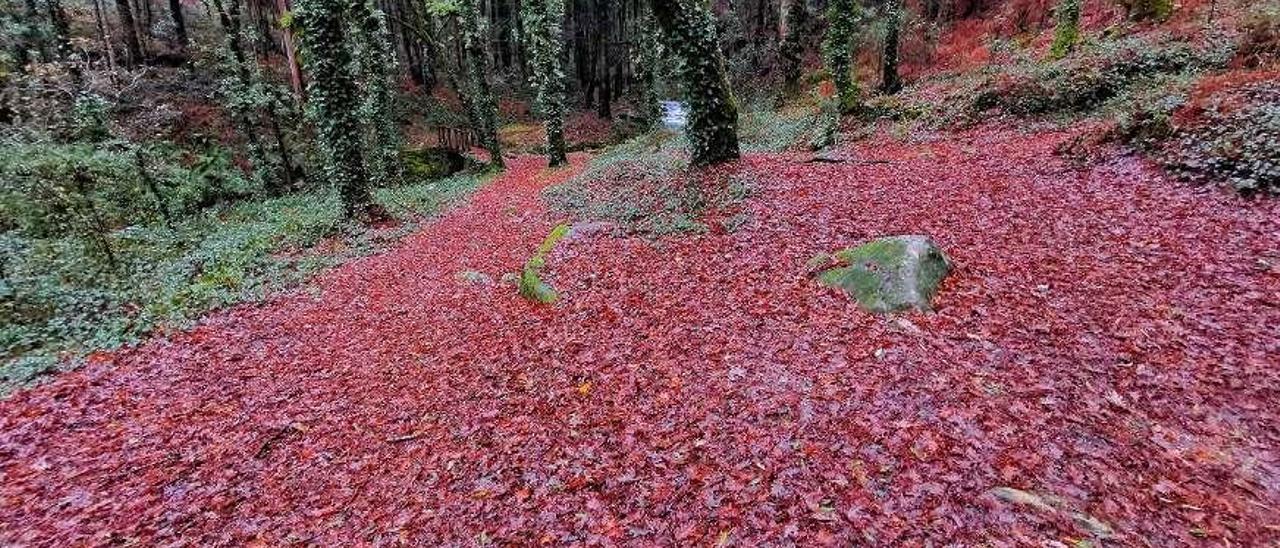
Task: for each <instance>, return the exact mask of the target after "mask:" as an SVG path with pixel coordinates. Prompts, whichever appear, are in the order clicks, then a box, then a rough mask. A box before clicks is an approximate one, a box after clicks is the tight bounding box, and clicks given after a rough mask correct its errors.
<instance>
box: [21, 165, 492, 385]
mask: <svg viewBox="0 0 1280 548" xmlns="http://www.w3.org/2000/svg"><path fill="white" fill-rule="evenodd" d="M483 180H484V177H483V176H479V175H474V174H459V175H455V176H453V177H449V178H446V179H441V180H436V181H431V182H425V183H415V184H407V185H403V186H398V187H390V188H382V189H378V190H377V191H375V193H374V196H375V201H376V202H378V203H379V204H380V205H382V206H383V207H385V208H386V209H387V211H388V212H389V213H390V214H391V215H392V216H393V217H395V218H396V220H397V221H399V222H397V223H392V224H391V225H390V226H383V227H364V226H360V225H355V224H351V223H347V222H344V221H343V220H342V207H341V204H340V203H339V200H338V196H337V193H336V191H334V190H331V189H324V190H320V189H317V190H312V191H305V192H299V193H296V194H291V195H286V196H282V197H277V198H265V199H258V198H255V199H248V200H242V201H239V202H234V203H221V204H218V205H215V206H212V207H209V208H206V209H203V210H200V211H198V212H195V213H192V214H189V215H185V216H183V217H181V218H180V219H176V220H174V221H173V222H172V223H171V224H166V223H163V222H160V221H158V220H157V221H156V222H150V223H144V224H136V225H130V226H125V227H124V228H120V229H114V230H110V231H107V232H106V233H105V234H103V235H102V236H101V238H96V239H90V238H87V237H84V236H78V235H76V234H56V235H48V234H42V235H32V234H29V233H27V232H26V231H23V230H19V229H17V228H12V227H11V228H9V229H7V230H5V231H3V232H0V262H2V264H0V266H2V267H3V268H2V273H3V276H2V277H0V393H6V392H8V391H10V390H12V389H13V388H15V387H17V386H21V385H22V384H25V383H26V382H29V381H30V380H32V379H34V378H36V377H39V376H41V375H43V374H46V373H51V372H54V371H57V370H58V368H60V367H68V366H70V365H71V361H74V360H68V358H74V357H75V356H78V355H80V354H82V353H84V352H88V351H93V350H98V349H110V348H115V347H118V346H120V345H124V344H129V343H132V342H135V341H137V340H138V339H139V338H140V337H142V336H144V335H145V334H147V333H149V332H152V331H153V330H155V329H157V328H162V327H163V328H182V327H184V326H188V325H190V324H191V322H193V321H194V320H196V319H198V318H199V317H200V316H201V315H203V314H205V313H207V312H209V311H211V310H214V309H217V308H220V307H225V306H228V305H232V304H235V303H240V302H245V301H253V300H259V299H263V298H265V297H267V296H269V295H271V294H272V293H274V292H277V291H280V290H283V289H287V288H290V287H295V286H297V285H298V284H301V283H302V282H304V281H306V280H307V279H309V278H310V277H311V276H312V275H314V274H316V273H318V272H320V271H323V270H325V269H327V268H330V267H333V266H335V265H338V264H341V263H343V262H345V261H347V260H350V259H352V258H356V257H360V256H364V255H368V254H371V253H374V252H376V251H378V250H381V249H385V248H386V247H387V246H389V245H391V244H393V243H394V242H396V241H397V240H398V239H399V238H400V237H402V236H404V235H406V234H408V233H410V232H412V231H413V230H414V229H415V228H416V224H417V223H418V222H420V221H422V220H424V219H427V218H430V217H431V216H433V215H435V214H437V213H439V212H440V211H441V210H442V209H443V208H445V207H446V206H447V205H448V204H449V203H450V202H453V201H455V200H457V199H459V198H461V197H463V196H465V195H467V194H468V193H469V192H471V191H472V190H474V189H475V188H477V187H478V186H480V185H481V184H482V183H483ZM104 249H109V250H110V259H108V258H106V257H104V254H103V250H104Z"/></svg>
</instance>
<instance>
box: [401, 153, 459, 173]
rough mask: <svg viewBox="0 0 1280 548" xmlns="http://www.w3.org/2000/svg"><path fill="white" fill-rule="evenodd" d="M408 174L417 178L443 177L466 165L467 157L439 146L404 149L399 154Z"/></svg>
mask: <svg viewBox="0 0 1280 548" xmlns="http://www.w3.org/2000/svg"><path fill="white" fill-rule="evenodd" d="M401 157H402V158H404V167H405V170H406V171H408V173H409V175H410V176H412V177H413V178H415V179H419V180H430V179H443V178H445V177H448V176H450V175H453V174H454V173H457V172H459V171H462V170H463V168H465V167H467V159H466V158H463V157H462V155H461V154H458V153H457V152H454V151H452V150H449V149H446V148H440V147H432V148H422V149H417V150H406V151H404V153H403V154H402V155H401Z"/></svg>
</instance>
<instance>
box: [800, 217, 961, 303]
mask: <svg viewBox="0 0 1280 548" xmlns="http://www.w3.org/2000/svg"><path fill="white" fill-rule="evenodd" d="M835 258H836V259H837V260H838V261H839V262H838V264H837V265H836V266H834V267H832V268H830V269H828V270H826V271H824V272H822V274H820V275H819V277H818V280H819V281H820V282H821V283H822V284H823V285H826V286H829V287H838V288H840V289H842V290H844V291H845V292H846V293H848V294H849V295H850V296H851V297H853V298H854V299H856V300H857V301H858V306H859V307H860V308H862V309H863V310H866V311H867V312H874V313H887V312H898V311H902V310H907V309H915V310H932V308H933V306H932V303H933V297H934V295H936V294H937V293H938V285H939V284H941V283H942V279H943V278H946V277H947V273H949V272H950V271H951V262H950V260H948V259H947V256H946V255H945V254H944V253H943V252H942V250H941V249H939V248H938V246H937V244H935V243H933V240H930V239H929V238H928V237H927V236H890V237H887V238H879V239H876V240H872V241H870V242H867V243H865V244H862V245H860V246H858V247H854V248H850V249H845V250H843V251H840V252H838V253H836V255H835Z"/></svg>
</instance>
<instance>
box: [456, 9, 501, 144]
mask: <svg viewBox="0 0 1280 548" xmlns="http://www.w3.org/2000/svg"><path fill="white" fill-rule="evenodd" d="M459 4H460V6H459V9H460V10H461V12H462V13H461V14H459V15H460V22H461V25H462V57H463V63H464V64H465V65H466V66H465V67H464V71H465V72H466V88H467V89H466V90H465V91H464V93H463V94H462V95H463V100H464V102H465V103H466V107H467V113H468V115H469V116H470V118H471V124H472V127H473V128H474V129H475V131H476V133H478V134H479V135H478V136H479V139H480V146H483V147H484V148H485V150H487V151H489V158H490V159H489V161H490V163H491V165H492V166H493V167H495V168H498V169H505V168H506V162H504V161H503V160H502V145H501V144H500V143H499V142H498V100H497V99H496V98H495V97H494V96H493V90H492V89H490V87H489V52H488V47H487V46H488V42H489V33H488V31H487V29H486V28H485V25H484V24H483V23H482V21H481V19H480V13H479V12H478V11H477V10H478V8H477V6H476V4H475V1H474V0H460V2H459Z"/></svg>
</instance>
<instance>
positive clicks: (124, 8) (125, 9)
mask: <svg viewBox="0 0 1280 548" xmlns="http://www.w3.org/2000/svg"><path fill="white" fill-rule="evenodd" d="M116 15H117V16H118V17H119V18H120V33H121V34H123V35H124V47H125V53H126V54H127V55H128V59H126V62H125V64H126V65H134V64H136V63H141V62H142V44H141V43H139V42H138V25H137V24H136V23H134V21H133V6H130V5H129V0H116Z"/></svg>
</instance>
